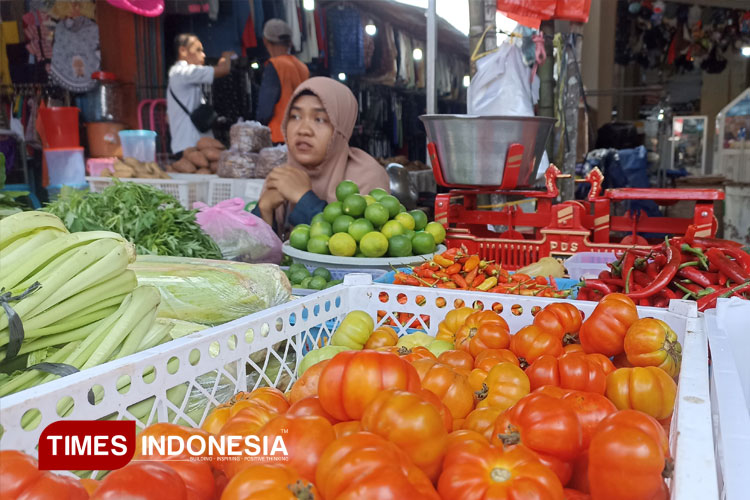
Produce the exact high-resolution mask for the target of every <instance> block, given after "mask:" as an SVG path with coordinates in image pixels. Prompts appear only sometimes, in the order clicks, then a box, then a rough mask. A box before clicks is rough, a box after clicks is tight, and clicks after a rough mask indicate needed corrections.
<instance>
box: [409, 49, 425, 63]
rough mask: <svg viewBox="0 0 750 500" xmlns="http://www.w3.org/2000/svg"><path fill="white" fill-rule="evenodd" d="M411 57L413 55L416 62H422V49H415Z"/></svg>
mask: <svg viewBox="0 0 750 500" xmlns="http://www.w3.org/2000/svg"><path fill="white" fill-rule="evenodd" d="M411 55H412V57H413V58H414V60H415V61H421V60H422V49H420V48H419V47H417V48H416V49H414V50H413V51H412V53H411Z"/></svg>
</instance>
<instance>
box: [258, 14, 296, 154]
mask: <svg viewBox="0 0 750 500" xmlns="http://www.w3.org/2000/svg"><path fill="white" fill-rule="evenodd" d="M263 45H264V46H265V47H266V50H267V51H268V55H269V56H271V57H270V59H269V60H268V62H266V65H265V67H264V69H263V79H262V80H261V82H260V90H259V91H258V111H257V112H256V114H255V119H256V120H258V121H259V122H260V123H262V124H263V125H268V128H270V129H271V140H272V141H273V142H274V143H277V144H278V143H282V142H284V133H283V132H282V130H281V123H282V122H283V121H284V116H285V115H284V113H285V112H286V108H287V105H288V104H289V99H291V97H292V93H293V92H294V89H296V88H297V87H298V86H299V84H300V83H302V82H304V81H305V80H307V79H308V77H309V76H310V71H309V70H308V69H307V66H305V64H304V63H303V62H302V61H300V60H299V59H297V58H296V57H294V56H293V55H292V54H290V53H289V51H290V50H291V48H292V29H291V28H290V27H289V25H288V24H287V23H285V22H284V21H282V20H281V19H269V20H268V21H267V22H266V24H265V25H264V26H263Z"/></svg>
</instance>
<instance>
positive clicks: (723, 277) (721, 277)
mask: <svg viewBox="0 0 750 500" xmlns="http://www.w3.org/2000/svg"><path fill="white" fill-rule="evenodd" d="M726 284H727V275H726V274H724V273H723V272H721V271H719V285H721V286H724V285H726Z"/></svg>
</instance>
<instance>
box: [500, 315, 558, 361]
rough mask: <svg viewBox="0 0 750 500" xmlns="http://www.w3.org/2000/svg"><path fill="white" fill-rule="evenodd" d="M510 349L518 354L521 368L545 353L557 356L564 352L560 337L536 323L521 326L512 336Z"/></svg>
mask: <svg viewBox="0 0 750 500" xmlns="http://www.w3.org/2000/svg"><path fill="white" fill-rule="evenodd" d="M510 350H511V351H513V354H515V355H516V356H518V360H519V361H520V363H521V368H526V367H527V366H528V365H530V364H531V363H533V362H534V361H536V360H537V358H539V356H542V355H544V354H549V355H551V356H555V357H557V356H560V355H562V353H563V347H562V342H561V341H560V339H558V338H557V337H555V336H554V335H552V334H549V333H547V332H545V331H543V330H542V329H540V328H539V327H537V326H534V325H529V326H525V327H523V328H521V329H520V330H519V331H518V333H516V334H515V335H513V337H511V339H510Z"/></svg>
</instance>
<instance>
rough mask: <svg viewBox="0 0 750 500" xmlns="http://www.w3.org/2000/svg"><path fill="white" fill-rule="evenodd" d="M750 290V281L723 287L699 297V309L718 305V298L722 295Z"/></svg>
mask: <svg viewBox="0 0 750 500" xmlns="http://www.w3.org/2000/svg"><path fill="white" fill-rule="evenodd" d="M748 291H750V282H746V283H742V284H739V285H737V286H736V287H734V288H721V289H719V290H716V291H715V292H713V293H710V294H708V295H706V296H704V297H701V298H699V299H698V310H699V311H701V312H703V311H705V310H706V309H712V308H714V307H716V300H717V299H719V298H721V297H729V296H730V295H732V294H735V293H745V292H748Z"/></svg>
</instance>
